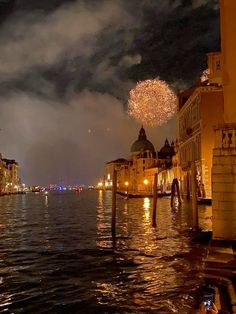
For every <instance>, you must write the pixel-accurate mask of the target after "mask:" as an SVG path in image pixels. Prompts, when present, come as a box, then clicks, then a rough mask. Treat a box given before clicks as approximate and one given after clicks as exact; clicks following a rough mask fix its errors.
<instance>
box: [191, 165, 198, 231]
mask: <svg viewBox="0 0 236 314" xmlns="http://www.w3.org/2000/svg"><path fill="white" fill-rule="evenodd" d="M196 174H197V173H196V166H195V162H194V161H192V162H191V190H192V213H193V229H195V230H198V208H197V184H196Z"/></svg>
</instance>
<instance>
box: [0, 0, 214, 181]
mask: <svg viewBox="0 0 236 314" xmlns="http://www.w3.org/2000/svg"><path fill="white" fill-rule="evenodd" d="M217 50H219V10H218V1H217V0H208V1H207V0H129V1H127V0H86V1H85V0H84V1H81V0H77V1H76V0H74V1H73V0H67V1H66V0H50V1H48V0H40V1H38V0H30V1H29V0H0V129H1V131H0V152H1V153H2V155H3V156H4V157H6V158H12V159H16V160H17V161H18V162H19V164H20V169H21V177H22V181H23V182H25V183H27V184H36V183H37V184H48V183H54V182H57V183H64V184H76V183H85V184H89V183H95V182H96V179H97V178H99V176H102V174H103V167H104V162H106V161H109V160H112V159H114V158H118V157H128V156H129V150H130V146H131V144H132V142H133V141H134V140H135V139H136V138H137V135H138V131H139V128H140V125H139V124H138V123H137V122H135V121H134V120H133V119H131V118H130V117H129V116H128V115H127V112H126V110H127V99H128V93H129V90H130V89H131V88H132V87H134V86H135V83H136V82H137V81H140V80H143V79H147V78H155V77H160V78H161V79H163V80H166V81H167V82H168V83H169V84H170V85H171V86H172V88H173V89H174V90H175V91H177V90H178V89H184V88H187V87H189V86H191V85H192V84H193V83H194V80H195V77H196V75H198V74H200V73H201V71H202V70H204V69H205V68H206V53H208V52H210V51H217ZM175 129H176V125H175V118H173V119H172V120H171V121H170V122H168V123H167V124H166V125H164V126H162V127H156V128H152V129H151V128H146V132H147V135H148V138H149V139H150V140H151V141H152V142H153V144H154V145H155V147H156V149H160V147H161V145H162V144H163V143H164V140H165V138H166V137H168V138H169V139H170V140H173V139H174V138H175Z"/></svg>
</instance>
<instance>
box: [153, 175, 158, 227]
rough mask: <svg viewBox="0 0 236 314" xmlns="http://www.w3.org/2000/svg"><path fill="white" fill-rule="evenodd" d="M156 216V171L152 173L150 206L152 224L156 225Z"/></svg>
mask: <svg viewBox="0 0 236 314" xmlns="http://www.w3.org/2000/svg"><path fill="white" fill-rule="evenodd" d="M156 217H157V173H155V174H154V185H153V206H152V226H153V227H156V226H157V223H156Z"/></svg>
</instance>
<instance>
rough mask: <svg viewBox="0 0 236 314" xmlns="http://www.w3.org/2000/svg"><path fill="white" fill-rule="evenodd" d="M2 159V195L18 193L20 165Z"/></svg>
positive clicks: (0, 162)
mask: <svg viewBox="0 0 236 314" xmlns="http://www.w3.org/2000/svg"><path fill="white" fill-rule="evenodd" d="M1 157H2V156H1V155H0V193H1V194H8V193H17V192H18V191H19V188H20V186H19V184H20V178H19V166H18V163H17V162H16V161H15V160H10V159H6V158H1Z"/></svg>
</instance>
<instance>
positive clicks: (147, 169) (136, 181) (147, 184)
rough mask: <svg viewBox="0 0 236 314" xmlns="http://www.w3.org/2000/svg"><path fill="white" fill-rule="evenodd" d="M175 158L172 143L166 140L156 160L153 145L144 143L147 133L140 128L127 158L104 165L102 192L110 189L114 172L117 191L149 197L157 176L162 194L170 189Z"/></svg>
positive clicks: (148, 142)
mask: <svg viewBox="0 0 236 314" xmlns="http://www.w3.org/2000/svg"><path fill="white" fill-rule="evenodd" d="M174 154H175V151H174V143H172V144H171V145H170V144H169V142H168V140H167V139H166V141H165V144H164V146H163V147H162V148H161V149H160V151H159V152H158V158H157V153H156V151H155V148H154V146H153V144H152V143H151V142H150V141H149V140H148V139H147V136H146V132H145V130H144V128H143V127H141V129H140V131H139V135H138V139H137V140H136V141H134V142H133V144H132V145H131V149H130V158H129V159H122V158H120V159H116V160H113V161H110V162H107V163H106V165H105V175H104V188H105V189H109V188H111V186H112V175H113V171H114V170H115V169H116V170H117V187H118V190H119V191H125V192H127V191H128V192H129V193H143V194H152V191H153V184H154V174H155V173H157V172H158V173H159V174H158V185H159V186H160V187H161V190H162V192H165V191H166V190H168V189H170V185H171V183H172V180H173V178H174V174H173V170H172V157H173V156H174Z"/></svg>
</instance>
